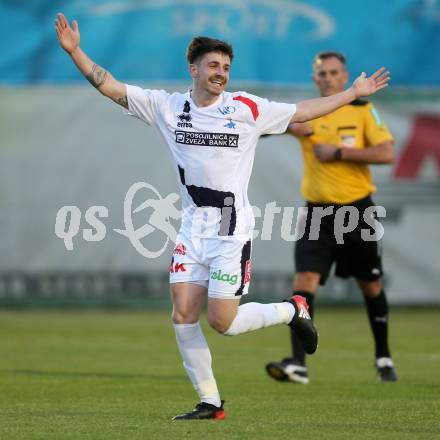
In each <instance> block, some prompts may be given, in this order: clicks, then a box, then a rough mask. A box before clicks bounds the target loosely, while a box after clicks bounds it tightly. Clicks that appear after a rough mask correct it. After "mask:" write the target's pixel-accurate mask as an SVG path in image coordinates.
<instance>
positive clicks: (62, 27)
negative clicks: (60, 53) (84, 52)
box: [55, 12, 79, 54]
mask: <svg viewBox="0 0 440 440" xmlns="http://www.w3.org/2000/svg"><path fill="white" fill-rule="evenodd" d="M55 31H56V33H57V37H58V42H59V43H60V46H61V47H62V48H63V49H64V50H65V51H66V52H67V53H68V54H71V53H72V52H73V51H74V50H75V49H76V48H77V47H79V29H78V22H77V21H76V20H73V22H72V27H70V25H69V22H68V21H67V18H66V17H65V16H64V14H62V13H61V12H60V13H58V14H57V19H56V20H55Z"/></svg>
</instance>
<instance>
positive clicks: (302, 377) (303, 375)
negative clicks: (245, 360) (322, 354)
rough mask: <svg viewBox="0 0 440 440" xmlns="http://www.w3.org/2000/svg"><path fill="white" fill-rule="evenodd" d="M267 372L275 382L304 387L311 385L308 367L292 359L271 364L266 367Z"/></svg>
mask: <svg viewBox="0 0 440 440" xmlns="http://www.w3.org/2000/svg"><path fill="white" fill-rule="evenodd" d="M266 371H267V374H268V375H269V376H270V377H271V378H272V379H275V380H279V381H283V382H293V383H301V384H304V385H306V384H308V383H309V373H308V370H307V367H306V366H305V365H304V364H300V363H299V362H297V361H295V359H292V358H285V359H283V360H282V361H281V362H270V363H268V364H267V365H266Z"/></svg>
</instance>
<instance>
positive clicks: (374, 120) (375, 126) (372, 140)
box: [365, 104, 393, 146]
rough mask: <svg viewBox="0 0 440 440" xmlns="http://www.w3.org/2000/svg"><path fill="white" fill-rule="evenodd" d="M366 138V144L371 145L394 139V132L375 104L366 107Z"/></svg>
mask: <svg viewBox="0 0 440 440" xmlns="http://www.w3.org/2000/svg"><path fill="white" fill-rule="evenodd" d="M365 138H366V145H369V146H372V145H377V144H380V143H382V142H385V141H390V140H393V136H392V134H391V133H390V131H389V130H388V128H387V126H386V125H385V123H384V122H383V120H382V119H381V117H380V116H379V113H378V111H377V110H376V108H375V107H374V106H373V104H368V105H367V106H366V107H365Z"/></svg>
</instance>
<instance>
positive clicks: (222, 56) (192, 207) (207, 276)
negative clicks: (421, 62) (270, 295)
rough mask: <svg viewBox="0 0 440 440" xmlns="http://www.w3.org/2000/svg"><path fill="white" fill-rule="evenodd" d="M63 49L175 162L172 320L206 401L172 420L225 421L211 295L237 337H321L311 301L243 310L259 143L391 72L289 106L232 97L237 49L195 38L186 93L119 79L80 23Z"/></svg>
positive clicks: (62, 28) (218, 324)
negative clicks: (84, 46) (204, 316)
mask: <svg viewBox="0 0 440 440" xmlns="http://www.w3.org/2000/svg"><path fill="white" fill-rule="evenodd" d="M55 30H56V33H57V37H58V40H59V43H60V45H61V47H62V48H63V49H64V50H65V51H66V52H67V53H68V54H69V55H70V57H71V59H72V61H73V62H74V63H75V65H76V66H77V67H78V69H79V70H80V71H81V72H82V73H83V74H84V75H85V76H86V78H87V79H88V80H89V81H90V83H91V84H92V85H93V86H94V87H96V88H97V89H98V90H99V91H100V92H101V93H102V94H103V95H105V96H107V97H108V98H110V99H112V100H113V101H115V102H116V103H118V104H119V105H121V106H122V107H124V108H125V109H126V110H127V111H128V114H131V115H133V116H136V117H138V118H139V119H141V120H143V121H144V122H146V123H147V124H149V125H151V126H153V127H154V128H155V129H156V130H157V131H158V132H159V134H160V135H161V137H162V138H163V139H164V141H165V143H166V144H167V145H168V148H169V149H170V150H171V153H172V156H173V158H174V160H175V162H176V172H177V176H178V181H179V182H180V191H181V197H182V208H183V217H182V225H181V229H180V232H179V236H178V239H177V245H176V247H175V249H174V253H173V258H172V261H171V266H170V284H171V297H172V302H173V313H172V321H173V325H174V329H175V333H176V340H177V345H178V347H179V351H180V354H181V356H182V359H183V365H184V367H185V369H186V372H187V374H188V376H189V378H190V379H191V382H192V384H193V386H194V388H195V390H196V391H197V393H198V395H199V398H200V403H198V404H197V405H196V407H195V409H194V410H193V411H190V412H187V413H184V414H181V415H178V416H176V417H174V420H188V419H189V420H196V419H223V418H224V417H225V413H224V410H223V401H222V400H221V399H220V394H219V391H218V389H217V384H216V381H215V378H214V374H213V371H212V368H211V353H210V350H209V347H208V344H207V342H206V340H205V337H204V335H203V333H202V330H201V327H200V325H199V316H200V312H201V309H202V306H203V304H204V301H205V299H206V296H207V297H208V322H209V324H210V326H211V327H213V328H214V329H215V330H217V331H218V332H219V333H221V334H224V335H227V336H234V335H238V334H241V333H246V332H249V331H253V330H257V329H260V328H264V327H268V326H272V325H276V324H281V323H284V324H288V325H290V326H291V327H292V328H293V329H294V331H296V333H297V335H298V336H299V338H300V340H301V341H302V343H303V346H304V349H305V351H306V352H307V353H310V354H311V353H314V352H315V350H316V347H317V343H318V333H317V331H316V328H315V326H314V325H313V322H312V320H311V319H310V316H309V314H308V311H307V310H308V306H307V303H306V302H305V300H304V298H303V297H301V296H294V297H293V298H291V299H290V300H288V301H286V302H282V303H274V304H260V303H254V302H251V303H247V304H243V305H240V299H241V297H242V295H244V294H246V293H247V291H248V288H249V282H250V269H251V263H250V261H251V256H250V255H251V234H252V229H253V226H254V219H253V215H252V211H251V209H250V204H249V200H248V197H247V187H248V183H249V178H250V174H251V170H252V164H253V159H254V154H255V147H256V144H257V142H258V139H259V137H260V136H261V135H264V134H281V133H284V132H285V131H286V128H287V126H288V125H289V124H290V123H292V122H305V121H308V120H311V119H314V118H317V117H319V116H322V115H324V114H327V113H330V112H332V111H333V110H335V109H337V108H339V107H341V106H343V105H346V104H348V103H350V102H352V101H353V100H354V99H356V98H359V97H360V96H367V95H370V94H372V93H375V92H376V91H378V90H380V89H382V88H384V87H386V86H387V84H388V81H389V73H388V72H387V71H385V69H383V68H382V69H379V70H378V71H377V72H375V73H374V74H373V75H372V76H371V77H369V78H367V77H366V75H365V73H362V75H360V76H359V78H357V79H356V81H355V82H354V83H353V85H352V86H351V87H350V88H349V89H347V90H345V91H344V92H342V93H338V94H335V95H332V96H328V97H324V98H317V99H312V100H307V101H302V102H299V103H298V104H296V105H295V104H283V103H277V102H271V101H268V100H266V99H263V98H259V97H257V96H253V95H250V94H248V93H245V92H234V93H229V92H226V91H225V87H226V85H227V84H228V80H229V72H230V68H231V62H232V59H233V51H232V47H231V46H230V45H229V44H227V43H225V42H223V41H219V40H214V39H211V38H207V37H197V38H194V39H193V40H192V42H191V43H190V45H189V47H188V50H187V60H188V64H189V73H190V75H191V78H192V88H191V90H190V91H188V92H186V93H173V94H169V93H167V92H165V91H163V90H143V89H141V88H139V87H135V86H130V85H126V84H124V83H121V82H119V81H117V80H116V79H115V78H114V77H113V76H112V75H111V74H110V73H109V72H108V71H106V70H104V69H103V68H102V67H100V66H98V65H97V64H95V63H94V62H93V61H92V60H91V59H90V58H89V57H88V56H87V55H86V54H85V53H84V52H83V51H82V50H81V48H80V46H79V42H80V34H79V29H78V23H77V22H76V21H73V23H72V26H70V24H69V22H68V21H67V19H66V17H65V16H64V15H63V14H58V18H57V20H56V22H55Z"/></svg>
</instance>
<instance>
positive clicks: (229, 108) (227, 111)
mask: <svg viewBox="0 0 440 440" xmlns="http://www.w3.org/2000/svg"><path fill="white" fill-rule="evenodd" d="M235 110H236V108H235V107H233V106H232V105H225V106H224V107H223V108H219V109H218V111H219V112H220V113H221V114H222V115H224V116H226V115H230V114H232V113H235Z"/></svg>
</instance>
